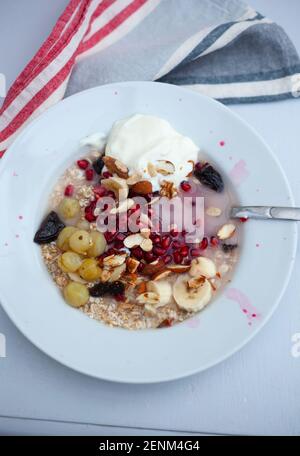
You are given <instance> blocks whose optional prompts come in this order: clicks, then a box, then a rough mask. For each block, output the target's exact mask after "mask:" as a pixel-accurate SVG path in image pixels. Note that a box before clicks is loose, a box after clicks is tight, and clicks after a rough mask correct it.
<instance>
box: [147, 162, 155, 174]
mask: <svg viewBox="0 0 300 456" xmlns="http://www.w3.org/2000/svg"><path fill="white" fill-rule="evenodd" d="M147 170H148V174H149V176H151V177H155V176H157V172H156V169H155V166H154V165H153V163H148V165H147Z"/></svg>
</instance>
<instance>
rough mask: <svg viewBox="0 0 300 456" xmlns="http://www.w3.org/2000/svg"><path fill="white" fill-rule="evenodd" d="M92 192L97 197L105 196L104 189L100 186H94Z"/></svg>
mask: <svg viewBox="0 0 300 456" xmlns="http://www.w3.org/2000/svg"><path fill="white" fill-rule="evenodd" d="M93 192H94V193H95V195H97V196H99V197H101V196H105V195H107V190H106V188H105V187H103V186H102V185H100V184H98V185H95V186H94V188H93Z"/></svg>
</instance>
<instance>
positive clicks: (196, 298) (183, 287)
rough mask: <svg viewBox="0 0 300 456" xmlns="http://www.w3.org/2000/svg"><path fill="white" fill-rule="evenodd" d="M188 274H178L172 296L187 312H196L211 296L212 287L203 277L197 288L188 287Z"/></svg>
mask: <svg viewBox="0 0 300 456" xmlns="http://www.w3.org/2000/svg"><path fill="white" fill-rule="evenodd" d="M189 281H190V276H189V274H181V275H180V276H178V278H177V280H176V282H175V284H174V288H173V296H174V299H175V301H176V303H177V305H178V306H179V307H180V308H181V309H184V310H187V311H188V312H198V311H199V310H201V309H203V308H204V307H205V306H206V305H207V304H208V303H209V301H210V300H211V298H212V287H211V284H210V283H209V281H208V280H207V279H206V278H205V277H203V281H201V283H199V286H198V287H197V288H189V285H188V282H189Z"/></svg>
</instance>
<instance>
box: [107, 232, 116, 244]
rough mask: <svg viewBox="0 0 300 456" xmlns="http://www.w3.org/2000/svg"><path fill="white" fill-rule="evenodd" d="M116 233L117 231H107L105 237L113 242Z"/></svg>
mask: <svg viewBox="0 0 300 456" xmlns="http://www.w3.org/2000/svg"><path fill="white" fill-rule="evenodd" d="M115 235H116V231H106V232H105V233H104V237H105V239H106V241H107V242H108V243H110V242H112V241H113V239H114V237H115Z"/></svg>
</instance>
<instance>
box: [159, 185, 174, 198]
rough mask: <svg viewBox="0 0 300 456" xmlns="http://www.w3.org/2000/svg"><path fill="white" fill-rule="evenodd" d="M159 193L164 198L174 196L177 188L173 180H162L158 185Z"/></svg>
mask: <svg viewBox="0 0 300 456" xmlns="http://www.w3.org/2000/svg"><path fill="white" fill-rule="evenodd" d="M160 195H161V196H165V197H166V198H169V199H171V198H174V196H176V195H177V189H176V187H175V185H174V183H173V182H169V181H163V182H162V183H161V186H160Z"/></svg>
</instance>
